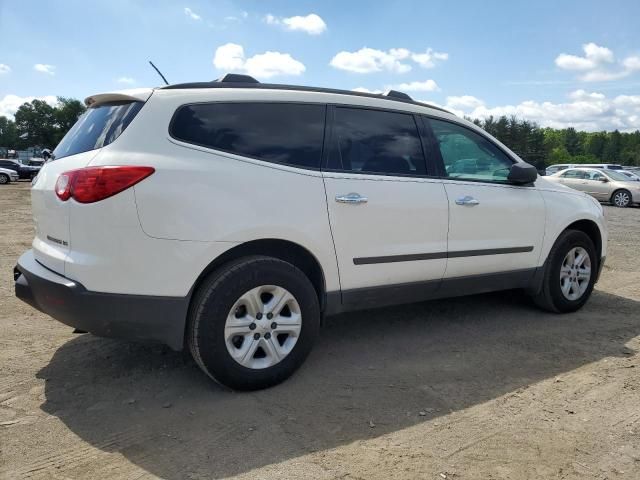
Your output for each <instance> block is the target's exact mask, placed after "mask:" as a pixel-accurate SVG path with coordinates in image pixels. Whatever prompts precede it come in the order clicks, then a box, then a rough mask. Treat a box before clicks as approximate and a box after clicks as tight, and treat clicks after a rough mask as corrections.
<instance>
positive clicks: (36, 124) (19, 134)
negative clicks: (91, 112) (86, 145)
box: [0, 97, 86, 150]
mask: <svg viewBox="0 0 640 480" xmlns="http://www.w3.org/2000/svg"><path fill="white" fill-rule="evenodd" d="M85 110H86V108H85V106H84V104H83V103H82V102H81V101H80V100H76V99H73V98H65V97H58V101H57V103H56V104H55V105H49V104H48V103H47V102H45V101H43V100H33V101H31V102H26V103H23V104H22V105H20V107H19V108H18V110H17V111H16V113H15V115H14V119H13V120H11V119H9V118H7V117H5V116H0V147H6V148H11V149H16V150H23V149H26V148H29V147H42V148H50V149H53V148H54V147H55V146H56V145H57V144H58V143H59V142H60V140H62V137H64V136H65V134H66V133H67V132H68V131H69V129H70V128H71V127H72V126H73V124H74V123H76V121H77V120H78V117H79V116H80V115H82V114H83V113H84V111H85Z"/></svg>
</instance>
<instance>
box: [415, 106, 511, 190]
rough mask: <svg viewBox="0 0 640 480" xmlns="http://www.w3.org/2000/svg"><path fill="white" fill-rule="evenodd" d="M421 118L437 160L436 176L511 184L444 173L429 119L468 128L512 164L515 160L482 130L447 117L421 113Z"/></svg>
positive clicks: (474, 181)
mask: <svg viewBox="0 0 640 480" xmlns="http://www.w3.org/2000/svg"><path fill="white" fill-rule="evenodd" d="M420 116H421V117H423V118H422V120H423V124H424V127H425V129H426V130H427V131H428V132H429V136H430V138H431V139H432V143H431V148H432V150H431V155H432V158H433V159H434V160H435V161H437V170H438V171H439V176H438V178H441V179H442V180H448V181H451V182H472V183H488V184H490V185H506V186H513V185H511V184H509V183H507V182H505V181H500V180H488V179H476V178H456V177H448V176H447V173H446V169H445V166H444V159H443V158H442V152H440V148H439V147H438V141H437V139H436V136H435V133H434V132H433V129H432V128H431V123H430V120H432V119H433V120H436V121H439V122H446V123H450V124H453V125H455V126H457V127H460V128H464V129H465V130H468V131H469V132H472V133H475V134H476V135H479V136H481V137H483V138H484V139H485V140H486V141H487V142H489V143H490V144H491V145H492V146H493V147H494V148H496V149H497V150H498V151H499V152H501V153H502V154H503V155H504V156H505V157H506V158H507V159H508V160H510V161H511V163H512V164H514V163H517V160H516V159H515V158H513V156H511V155H510V154H509V153H508V152H506V151H505V150H504V149H503V148H502V147H500V145H498V144H497V143H495V142H494V141H493V139H492V138H490V137H489V136H488V135H487V134H486V133H484V132H482V133H481V132H476V131H475V130H473V129H471V128H469V127H468V126H466V125H463V124H461V123H459V122H455V121H451V120H449V119H446V118H440V117H436V116H431V115H424V114H421V115H420Z"/></svg>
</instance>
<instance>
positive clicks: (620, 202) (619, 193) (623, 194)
mask: <svg viewBox="0 0 640 480" xmlns="http://www.w3.org/2000/svg"><path fill="white" fill-rule="evenodd" d="M611 203H613V204H614V205H615V206H616V207H620V208H626V207H628V206H629V205H630V204H631V193H629V192H628V191H627V190H616V191H615V192H613V195H611Z"/></svg>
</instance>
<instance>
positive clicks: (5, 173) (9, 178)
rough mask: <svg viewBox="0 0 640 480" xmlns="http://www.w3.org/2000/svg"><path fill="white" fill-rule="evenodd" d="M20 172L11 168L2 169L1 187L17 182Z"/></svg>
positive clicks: (0, 176) (0, 175)
mask: <svg viewBox="0 0 640 480" xmlns="http://www.w3.org/2000/svg"><path fill="white" fill-rule="evenodd" d="M17 181H18V172H16V171H15V170H11V169H10V168H1V167H0V185H6V184H7V183H11V182H17Z"/></svg>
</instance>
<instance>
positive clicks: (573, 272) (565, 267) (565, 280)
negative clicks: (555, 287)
mask: <svg viewBox="0 0 640 480" xmlns="http://www.w3.org/2000/svg"><path fill="white" fill-rule="evenodd" d="M590 280H591V258H590V257H589V253H588V252H587V251H586V250H585V249H584V248H582V247H574V248H572V249H571V250H569V252H568V253H567V254H566V255H565V257H564V260H563V261H562V266H561V267H560V290H561V291H562V295H564V297H565V298H566V299H567V300H578V299H579V298H580V297H582V295H584V292H586V291H587V288H589V281H590Z"/></svg>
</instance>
